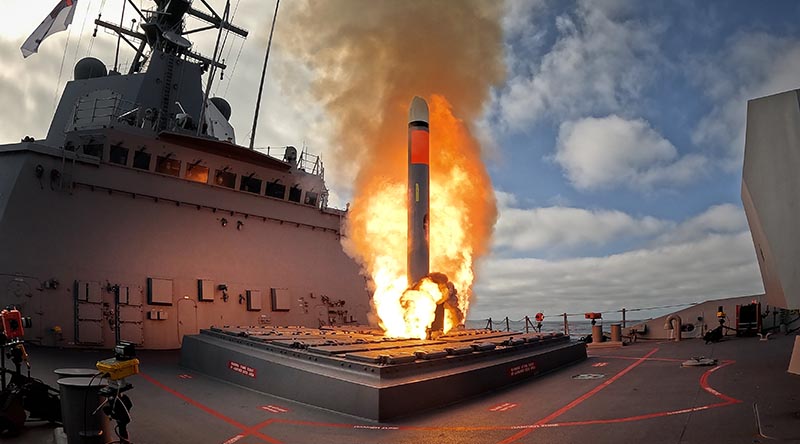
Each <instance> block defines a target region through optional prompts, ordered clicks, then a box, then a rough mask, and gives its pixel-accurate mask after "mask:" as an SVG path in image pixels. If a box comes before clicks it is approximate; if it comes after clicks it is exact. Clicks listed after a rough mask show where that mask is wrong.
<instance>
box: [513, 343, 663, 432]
mask: <svg viewBox="0 0 800 444" xmlns="http://www.w3.org/2000/svg"><path fill="white" fill-rule="evenodd" d="M657 351H658V349H657V348H654V349H652V350H650V353H648V354H646V355H644V357H642V358H640V359H638V360H637V361H636V362H634V363H633V364H631V365H629V366H627V367H625V368H624V369H622V370H621V371H620V372H619V373H617V374H616V375H614V376H612V377H611V378H609V379H607V380H606V381H603V382H602V383H600V384H599V385H598V386H597V387H595V388H593V389H591V390H589V391H588V392H586V393H584V394H583V395H581V396H580V397H578V399H576V400H574V401H572V402H570V403H569V404H567V405H565V406H564V407H561V408H560V409H558V410H556V411H555V412H553V413H551V414H549V415H547V416H545V417H544V418H542V419H540V420H539V421H536V423H535V424H534V426H535V427H541V426H542V425H545V424H547V423H548V422H550V421H552V420H554V419H556V418H558V417H559V416H561V415H563V414H564V413H567V412H568V411H570V410H572V409H573V408H575V407H576V406H578V405H580V404H581V403H582V402H584V401H586V400H587V399H589V398H591V397H592V396H594V394H595V393H597V392H599V391H600V390H603V389H604V388H606V387H608V386H609V385H611V384H612V383H614V381H616V380H618V379H619V378H621V377H623V376H625V374H627V373H628V372H629V371H631V370H633V369H634V368H636V367H638V366H639V365H640V364H641V363H643V362H644V361H646V360H647V358H649V357H650V356H652V355H653V354H654V353H655V352H657ZM533 430H534V428H528V429H525V430H521V431H520V432H518V433H516V434H515V435H512V436H509V437H508V438H506V439H504V440H502V441H500V443H501V444H508V443H512V442H514V441H516V440H518V439H520V438H522V437H524V436H527V435H528V434H529V433H531V432H532V431H533Z"/></svg>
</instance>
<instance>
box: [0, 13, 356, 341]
mask: <svg viewBox="0 0 800 444" xmlns="http://www.w3.org/2000/svg"><path fill="white" fill-rule="evenodd" d="M154 3H155V5H154V6H155V7H154V8H153V9H152V10H150V11H145V10H139V9H138V8H137V11H136V12H137V13H138V14H139V15H140V16H141V19H142V20H141V21H140V24H139V25H138V28H137V29H133V28H124V27H122V26H117V25H115V24H112V23H109V22H105V21H102V20H100V19H99V18H98V20H96V21H95V23H96V24H97V25H98V26H102V27H104V28H107V29H109V30H111V31H112V32H115V33H117V34H118V35H119V38H120V39H121V40H124V41H125V42H127V43H128V44H130V45H131V46H132V47H133V48H135V49H136V54H135V56H134V57H133V60H132V62H131V63H130V66H129V69H128V71H127V72H126V73H119V72H116V71H115V70H113V69H112V70H108V69H107V68H106V66H105V65H104V63H103V62H101V61H100V60H97V59H94V58H85V59H83V60H81V61H79V62H78V63H77V64H76V66H75V69H74V74H75V76H74V79H73V80H71V81H69V82H68V83H67V85H66V87H65V89H64V92H63V95H62V96H61V99H60V102H59V104H58V107H57V109H56V112H55V115H54V118H53V120H52V123H51V125H50V129H49V131H48V132H47V136H46V138H44V139H38V140H37V139H33V138H31V137H28V136H25V138H24V139H23V140H22V142H21V143H14V144H8V145H2V146H0V305H2V306H7V305H15V306H17V307H19V308H20V310H21V311H22V312H23V314H24V315H25V316H30V317H32V319H33V327H32V328H30V329H28V332H27V339H28V340H30V341H34V342H39V343H41V344H44V345H58V346H83V345H87V346H104V347H110V346H113V345H114V344H115V343H117V342H118V341H120V340H124V341H129V342H132V343H134V344H137V346H139V347H140V348H148V349H170V348H178V347H180V345H181V341H182V338H183V336H184V335H188V334H196V333H198V332H199V330H200V329H201V328H209V327H210V326H212V325H217V326H222V325H267V324H269V325H304V326H309V327H315V328H318V327H322V326H330V325H336V326H346V325H349V324H366V323H367V322H368V319H367V313H368V311H369V295H368V293H367V290H366V287H365V281H364V278H363V277H362V276H360V274H359V267H358V265H357V264H356V263H355V262H354V261H353V260H352V259H350V258H349V257H348V256H347V255H345V253H344V252H343V250H342V247H341V244H340V237H341V236H342V231H341V225H342V222H343V219H344V217H345V215H346V212H345V211H343V210H338V209H333V208H329V207H328V205H327V204H328V202H327V192H328V190H327V188H326V185H325V181H324V167H323V164H322V162H321V160H320V159H319V158H318V157H317V156H313V155H311V154H309V153H308V152H306V151H305V150H302V151H301V152H298V150H297V149H295V148H294V147H283V148H279V149H275V148H272V149H270V151H269V152H267V153H264V152H261V151H258V150H251V149H248V148H245V147H243V146H240V145H237V144H236V139H235V134H234V130H233V128H232V126H231V125H230V124H229V122H228V119H229V117H230V114H231V107H230V105H229V104H228V103H227V102H226V101H225V100H224V99H222V98H217V97H209V89H210V88H208V85H207V84H206V85H204V83H203V79H202V78H203V74H204V73H206V72H208V71H210V72H208V76H209V78H212V77H213V76H212V74H213V72H214V70H216V69H224V68H225V65H224V63H222V62H220V61H219V60H217V59H216V57H215V58H207V57H205V56H203V55H201V54H199V53H197V52H195V51H194V50H193V49H192V43H191V42H190V41H189V40H188V39H187V38H186V37H185V35H187V34H190V33H191V32H195V31H197V30H198V29H194V30H187V29H186V28H187V27H186V24H185V17H187V16H192V17H194V18H196V19H199V20H202V21H204V22H206V23H207V25H208V26H207V27H206V28H207V29H212V30H215V31H214V32H221V31H222V30H223V29H224V30H225V32H231V33H235V34H238V35H241V36H246V34H247V31H245V30H243V29H241V28H238V27H236V26H235V25H233V24H231V23H229V22H228V21H227V17H226V15H222V16H220V15H219V14H217V13H216V12H214V11H213V10H210V13H208V12H204V11H200V10H197V9H194V8H193V7H192V5H191V1H190V0H171V1H166V0H155V1H154ZM204 3H205V2H204ZM131 4H132V5H134V4H133V3H131ZM216 30H219V31H216ZM115 68H116V66H115Z"/></svg>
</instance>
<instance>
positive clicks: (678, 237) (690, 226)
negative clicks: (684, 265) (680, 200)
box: [656, 204, 748, 245]
mask: <svg viewBox="0 0 800 444" xmlns="http://www.w3.org/2000/svg"><path fill="white" fill-rule="evenodd" d="M747 230H748V225H747V218H746V217H745V215H744V210H743V209H742V207H740V206H736V205H733V204H721V205H714V206H712V207H710V208H708V209H707V210H706V211H704V212H703V213H700V214H698V215H697V216H694V217H691V218H689V219H687V220H685V221H684V222H681V223H680V224H679V225H677V226H676V227H674V228H673V229H672V230H670V231H669V232H666V233H664V234H663V235H661V236H659V237H658V239H656V243H657V244H660V245H668V244H677V243H686V242H694V241H697V240H701V239H703V238H704V237H707V236H708V235H712V234H721V235H728V234H736V233H741V232H746V231H747Z"/></svg>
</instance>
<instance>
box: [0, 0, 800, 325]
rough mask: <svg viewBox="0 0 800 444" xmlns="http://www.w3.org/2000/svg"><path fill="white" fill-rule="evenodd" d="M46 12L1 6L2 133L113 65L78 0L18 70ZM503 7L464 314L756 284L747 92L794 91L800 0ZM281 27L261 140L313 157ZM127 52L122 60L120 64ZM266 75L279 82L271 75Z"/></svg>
mask: <svg viewBox="0 0 800 444" xmlns="http://www.w3.org/2000/svg"><path fill="white" fill-rule="evenodd" d="M51 3H53V2H52V1H41V2H35V4H36V7H31V6H30V5H31V2H29V1H23V0H10V1H9V5H8V7H7V10H8V11H9V14H8V15H7V20H8V24H9V25H8V26H6V28H5V30H4V31H3V32H2V33H0V56H2V59H3V62H4V72H3V73H2V74H0V100H5V101H10V100H18V98H19V96H20V94H23V96H24V97H25V100H24V101H23V102H22V103H21V104H20V108H21V111H24V112H20V113H15V115H7V116H6V118H5V119H4V120H3V121H2V122H0V138H2V140H4V141H13V140H18V139H19V137H21V136H20V134H23V133H24V134H32V135H34V136H36V137H42V136H43V135H44V134H43V133H44V128H46V127H47V125H48V123H49V121H50V118H51V116H52V109H53V106H54V103H55V102H54V100H55V99H56V95H57V92H58V91H60V89H61V88H63V84H64V82H65V81H66V80H67V78H68V77H70V75H69V73H70V71H71V66H72V65H73V64H74V62H75V61H76V60H77V59H78V58H80V57H82V56H84V55H87V54H91V55H93V56H97V57H101V58H102V59H103V60H105V61H106V62H107V64H110V63H111V60H113V41H111V40H113V39H108V38H106V39H103V40H101V39H97V41H95V40H93V39H92V38H91V32H92V30H93V26H92V24H91V19H92V18H94V17H96V15H97V13H98V12H99V7H100V3H101V2H96V1H95V2H84V1H81V2H79V5H80V7H79V9H78V11H77V13H76V16H75V22H74V23H73V28H72V31H71V32H70V33H61V34H58V35H56V36H53V37H52V39H48V41H47V42H46V44H44V45H42V48H41V50H40V53H39V54H38V55H36V56H34V57H30V58H29V59H27V60H26V61H25V62H24V63H23V60H22V58H21V57H20V56H19V52H18V51H19V49H18V48H19V45H20V44H21V42H22V41H23V40H24V38H25V37H27V35H28V33H30V31H31V30H32V29H33V28H35V27H36V25H38V23H39V22H40V21H41V19H42V17H44V15H45V14H47V12H49V10H50V9H51V8H52V5H51ZM116 3H120V4H121V2H112V1H111V0H109V1H108V2H107V4H106V8H105V10H104V17H117V16H118V15H117V14H118V13H117V12H115V8H118V6H119V5H117V4H116ZM144 3H149V2H144ZM211 3H212V4H214V5H216V6H219V5H222V4H223V2H221V1H212V2H211ZM300 4H302V2H301V3H300ZM455 4H457V3H456V2H445V1H442V2H432V3H431V4H430V7H431V8H447V7H450V8H452V7H454V6H453V5H455ZM240 7H241V10H240V12H239V13H238V15H237V16H236V20H235V21H236V22H238V23H239V24H240V25H242V26H244V27H246V28H248V29H250V30H251V31H252V33H251V36H250V37H249V39H248V40H247V41H246V42H242V41H240V40H238V39H234V40H233V41H232V42H231V43H230V44H229V48H228V52H227V57H228V59H229V60H232V59H234V58H237V59H238V56H237V54H238V53H239V50H240V48H241V49H242V51H241V55H240V57H241V60H239V61H238V62H236V63H235V65H236V66H238V68H235V69H231V72H229V73H226V80H225V81H223V82H220V83H219V84H218V87H217V88H218V89H217V91H222V92H224V93H225V94H226V96H227V97H228V98H229V101H230V102H231V103H232V105H233V108H234V111H233V123H234V126H235V127H236V128H238V130H239V133H238V136H239V138H240V141H241V140H244V139H245V138H246V133H245V132H246V131H247V129H248V128H249V125H250V123H249V119H250V116H251V110H250V108H251V106H252V85H256V84H257V81H258V80H257V79H258V76H259V74H260V71H259V69H256V67H260V60H261V58H262V57H263V52H262V51H263V42H264V41H265V40H266V33H267V32H268V26H266V25H264V23H267V22H268V18H269V17H270V16H271V8H272V3H271V2H247V1H244V0H243V1H242V2H241V6H240ZM281 7H282V8H283V7H284V5H282V6H281ZM286 7H287V8H291V7H292V3H288V2H287V5H286ZM504 7H505V10H504V11H505V12H504V15H503V18H502V23H501V26H502V29H503V33H504V43H505V45H504V46H505V48H504V50H505V54H504V60H505V64H506V71H507V75H506V78H505V81H504V82H503V83H502V84H499V85H495V86H494V87H493V88H492V90H491V92H490V97H491V98H490V100H488V101H487V102H486V103H485V104H484V106H485V113H484V115H483V116H482V117H481V118H480V119H479V120H477V121H475V122H472V125H473V127H474V129H475V130H476V131H477V132H478V133H480V134H481V135H482V136H481V137H482V139H483V141H484V148H485V150H486V153H487V156H486V157H487V168H488V170H489V172H490V174H491V177H492V181H493V185H494V188H495V190H496V194H497V196H498V203H499V209H500V216H499V220H498V223H497V225H496V229H495V236H494V240H493V248H492V252H491V254H490V255H488V256H487V257H485V258H484V259H483V261H482V262H481V264H480V266H479V268H478V280H477V282H476V286H475V293H476V302H475V303H474V304H473V306H472V311H471V313H470V318H472V319H479V318H485V317H488V316H492V317H495V318H498V317H499V318H502V317H504V316H506V315H512V317H513V316H515V315H519V317H521V316H522V315H521V314H525V313H527V314H534V313H536V312H537V311H544V312H545V313H546V314H548V315H553V314H555V313H561V312H564V311H568V312H584V311H600V310H613V309H619V308H621V307H623V306H625V307H628V308H636V307H648V306H658V305H666V304H674V303H686V302H693V301H702V300H706V299H712V298H721V297H728V296H737V295H746V294H754V293H760V292H762V291H763V289H762V285H761V281H760V275H759V271H758V266H757V264H756V261H755V255H754V253H753V246H752V240H751V238H750V235H749V231H748V227H747V222H746V219H745V217H744V212H743V211H742V209H741V199H740V195H739V193H740V185H741V161H742V154H743V147H744V128H745V116H746V103H747V100H748V99H751V98H755V97H760V96H764V95H768V94H772V93H777V92H781V91H785V90H789V89H794V88H796V87H798V86H800V27H799V26H798V24H797V18H798V17H800V4H798V3H797V2H794V1H769V2H754V1H744V0H741V1H733V0H730V1H716V2H712V1H688V0H677V1H661V2H656V1H622V0H595V1H562V0H529V1H508V2H506V3H505V4H504ZM219 9H220V10H221V6H220V7H219ZM278 25H279V26H278V28H277V33H278V34H277V35H276V40H275V42H274V46H273V55H272V58H271V61H270V71H269V73H268V77H269V78H271V79H272V80H271V81H270V80H268V82H267V86H266V97H265V100H264V103H265V107H264V108H263V113H262V118H261V120H260V126H259V133H258V135H259V139H258V140H259V143H258V144H259V145H277V146H282V145H286V144H294V145H302V143H303V142H305V143H307V144H308V145H309V146H310V147H312V151H316V152H319V153H321V154H322V155H323V157H324V158H325V156H326V150H327V148H326V147H328V146H332V145H334V144H335V143H336V141H335V140H334V136H333V135H332V131H331V127H330V125H329V124H328V122H329V120H330V119H329V118H327V116H326V114H325V112H326V111H325V109H324V107H323V106H322V105H321V104H320V103H319V102H318V100H317V99H316V98H314V97H313V95H311V94H310V93H309V92H308V90H310V89H311V88H310V85H312V84H313V81H314V78H315V73H314V72H313V71H310V70H309V69H308V68H307V67H306V66H304V65H303V64H302V63H299V61H298V60H296V59H294V58H293V54H291V53H289V52H288V51H287V50H286V49H285V46H284V44H283V43H282V36H281V34H280V31H281V26H280V25H281V23H280V17H279V23H278ZM81 31H82V32H81ZM206 34H208V33H206ZM214 37H215V36H210V37H208V36H205V37H204V36H201V35H197V37H196V43H197V45H198V47H199V48H211V47H212V46H211V45H212V42H213V38H214ZM284 37H285V36H284ZM65 48H66V51H65ZM206 52H209V51H207V50H206ZM129 56H130V55H129V54H127V53H126V52H125V51H123V54H122V59H123V61H125V60H127V59H128V58H129ZM62 58H63V59H64V60H65V62H64V67H63V68H62V73H61V75H58V76H56V75H55V73H57V72H58V69H59V66H60V62H61V60H62ZM54 77H57V78H54ZM281 78H283V79H285V78H291V79H292V82H293V83H292V85H291V86H290V87H287V84H286V83H285V82H281V81H275V79H281ZM348 174H349V172H347V171H345V172H341V171H333V170H330V174H329V175H328V180H329V186H330V187H331V188H332V191H333V195H332V203H334V204H337V205H339V206H344V203H345V202H347V201H348V200H349V197H350V196H351V195H352V189H350V188H349V187H351V186H352V176H349V175H348Z"/></svg>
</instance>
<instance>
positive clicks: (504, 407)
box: [489, 402, 517, 412]
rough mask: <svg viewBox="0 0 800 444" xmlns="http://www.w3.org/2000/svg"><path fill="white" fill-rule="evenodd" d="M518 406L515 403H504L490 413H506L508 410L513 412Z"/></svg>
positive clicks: (493, 408) (491, 409)
mask: <svg viewBox="0 0 800 444" xmlns="http://www.w3.org/2000/svg"><path fill="white" fill-rule="evenodd" d="M516 406H517V404H515V403H513V402H504V403H502V404H497V405H496V406H494V407H492V408H490V409H489V411H490V412H505V411H506V410H511V409H513V408H514V407H516Z"/></svg>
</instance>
